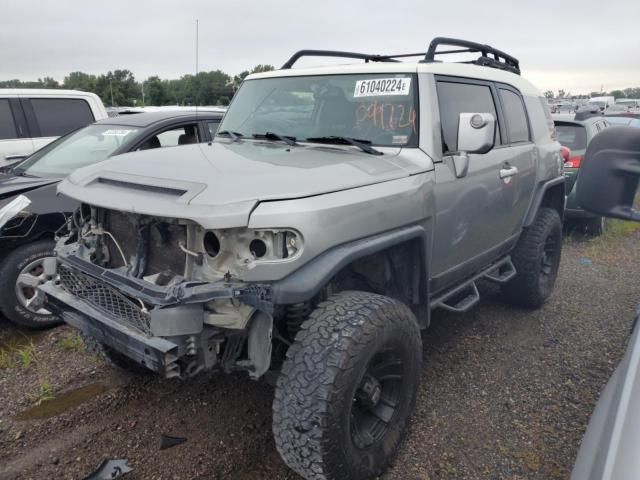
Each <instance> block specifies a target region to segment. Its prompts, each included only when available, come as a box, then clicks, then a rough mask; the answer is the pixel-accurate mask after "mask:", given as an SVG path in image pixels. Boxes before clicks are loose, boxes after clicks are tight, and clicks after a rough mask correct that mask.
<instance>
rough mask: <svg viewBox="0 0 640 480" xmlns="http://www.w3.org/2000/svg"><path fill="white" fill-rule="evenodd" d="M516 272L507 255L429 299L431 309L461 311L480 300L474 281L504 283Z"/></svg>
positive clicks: (466, 309)
mask: <svg viewBox="0 0 640 480" xmlns="http://www.w3.org/2000/svg"><path fill="white" fill-rule="evenodd" d="M515 274H516V268H515V267H514V266H513V263H512V262H511V257H509V256H507V257H505V258H503V259H502V260H500V261H499V262H497V263H494V264H493V265H491V266H490V267H489V268H487V269H485V270H483V271H482V272H480V273H478V274H477V275H475V276H473V277H471V278H470V279H469V280H467V281H466V282H464V283H463V284H462V285H458V286H457V287H455V288H453V289H452V290H449V291H448V292H445V293H444V294H442V295H440V296H439V297H437V298H435V299H434V300H432V301H431V309H432V310H434V309H436V308H442V309H444V310H448V311H450V312H456V313H463V312H466V311H468V310H469V309H470V308H471V307H473V306H474V305H475V304H476V303H478V302H479V301H480V292H479V291H478V286H477V285H476V282H477V281H478V280H480V279H483V278H484V279H487V280H491V281H492V282H496V283H506V282H508V281H509V280H511V279H512V278H513V277H514V276H515Z"/></svg>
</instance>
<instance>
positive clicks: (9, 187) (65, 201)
mask: <svg viewBox="0 0 640 480" xmlns="http://www.w3.org/2000/svg"><path fill="white" fill-rule="evenodd" d="M59 182H60V179H59V178H38V177H21V176H12V175H0V208H2V207H3V206H4V205H6V204H7V203H9V202H10V201H12V200H13V199H14V198H16V197H17V196H18V195H24V196H25V197H27V198H28V199H29V200H30V201H31V203H30V204H29V206H28V207H27V210H28V211H29V212H31V213H33V214H37V215H45V214H48V213H63V212H67V213H69V212H73V211H74V210H75V209H76V208H77V205H78V202H76V201H74V200H71V199H70V198H67V197H65V196H63V195H58V194H57V192H56V188H57V186H58V183H59Z"/></svg>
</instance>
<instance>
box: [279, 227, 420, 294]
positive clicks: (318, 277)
mask: <svg viewBox="0 0 640 480" xmlns="http://www.w3.org/2000/svg"><path fill="white" fill-rule="evenodd" d="M413 239H422V240H423V242H422V245H423V246H424V245H426V241H425V240H426V231H425V229H424V227H422V226H421V225H410V226H406V227H402V228H398V229H394V230H390V231H387V232H384V233H380V234H378V235H373V236H370V237H366V238H362V239H359V240H355V241H353V242H348V243H345V244H342V245H338V246H336V247H333V248H331V249H329V250H327V251H325V252H324V253H322V254H321V255H319V256H318V257H316V258H315V259H314V260H312V261H310V262H308V263H307V264H305V265H304V266H302V267H301V268H299V269H298V270H296V271H295V272H293V273H291V274H290V275H289V276H287V277H285V278H283V279H282V280H280V281H278V282H276V283H274V284H273V302H274V304H276V305H283V304H292V303H300V302H305V301H308V300H310V299H311V298H313V297H314V296H315V295H317V294H318V292H320V290H321V289H322V288H323V287H324V286H325V285H326V284H327V283H328V282H329V280H331V278H332V277H333V276H334V275H335V274H336V273H338V272H339V271H340V270H342V269H343V268H344V267H346V266H347V265H349V264H350V263H351V262H353V261H354V260H357V259H359V258H362V257H365V256H367V255H370V254H372V253H376V252H379V251H381V250H384V249H386V248H388V247H391V246H393V245H397V244H400V243H403V242H406V241H408V240H413Z"/></svg>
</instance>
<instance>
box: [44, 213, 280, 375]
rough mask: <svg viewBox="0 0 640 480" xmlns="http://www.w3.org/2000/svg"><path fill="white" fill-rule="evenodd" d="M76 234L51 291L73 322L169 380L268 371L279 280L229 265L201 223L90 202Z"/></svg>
mask: <svg viewBox="0 0 640 480" xmlns="http://www.w3.org/2000/svg"><path fill="white" fill-rule="evenodd" d="M69 231H70V233H69V235H68V236H66V237H65V238H63V239H62V240H61V241H60V242H59V244H58V247H57V254H58V277H57V279H56V281H55V282H49V283H47V284H46V285H44V286H43V287H42V288H41V292H42V293H43V294H44V297H43V301H44V304H45V305H46V306H47V308H50V309H52V310H53V311H55V312H56V313H57V314H59V315H60V316H61V317H62V318H63V319H64V320H65V321H66V322H67V323H69V324H70V325H72V326H74V327H76V328H79V329H80V330H82V331H84V332H85V333H86V334H88V335H90V336H93V337H95V338H96V339H97V340H98V341H100V342H102V343H104V344H105V345H107V346H109V347H111V348H112V349H114V350H116V351H117V352H120V353H121V354H123V355H126V356H127V357H129V358H131V359H132V360H134V361H136V362H138V363H139V364H141V365H144V366H146V367H147V368H149V369H151V370H154V371H157V372H159V373H160V374H162V375H164V376H166V377H187V376H191V375H194V374H196V373H198V372H200V371H202V370H208V369H212V368H219V369H223V370H225V371H246V372H248V373H249V374H250V375H251V376H252V377H254V378H257V377H259V376H261V375H263V374H264V373H265V372H266V371H267V370H268V368H269V364H270V356H271V351H270V345H271V330H272V328H273V320H272V313H273V304H272V298H271V286H270V285H268V284H255V283H253V284H250V283H244V282H241V281H239V280H238V279H237V278H235V277H234V275H233V274H232V271H233V268H232V267H233V266H232V264H233V262H230V263H229V269H227V270H226V271H224V269H223V268H222V265H221V264H216V263H215V262H214V260H215V257H217V255H219V254H220V253H221V252H220V251H221V250H222V249H223V247H222V245H221V244H220V242H219V245H218V250H219V251H217V252H214V251H207V243H206V242H204V240H203V239H204V236H205V235H206V232H204V231H203V230H202V228H201V227H200V226H199V225H197V224H195V223H193V222H191V221H187V220H180V219H168V218H155V217H148V216H143V215H137V214H133V213H122V212H118V211H112V210H105V209H100V208H96V207H89V206H86V205H83V206H82V207H81V208H80V209H79V210H78V211H77V212H76V213H75V214H74V216H73V217H72V218H71V219H70V221H69ZM251 241H253V240H251ZM261 241H262V242H263V243H264V244H265V245H266V246H267V248H271V246H270V245H269V244H268V242H265V241H264V240H261ZM222 243H224V242H222ZM209 246H210V247H211V245H209ZM213 254H215V255H213ZM265 255H266V253H265ZM205 257H206V259H205ZM233 260H234V261H237V258H234V259H233ZM209 262H211V263H209ZM214 267H215V268H214ZM267 345H268V347H267Z"/></svg>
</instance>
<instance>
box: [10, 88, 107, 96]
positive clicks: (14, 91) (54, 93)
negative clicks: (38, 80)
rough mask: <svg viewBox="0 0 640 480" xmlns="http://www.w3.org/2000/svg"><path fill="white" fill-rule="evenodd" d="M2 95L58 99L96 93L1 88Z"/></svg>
mask: <svg viewBox="0 0 640 480" xmlns="http://www.w3.org/2000/svg"><path fill="white" fill-rule="evenodd" d="M0 95H47V96H51V97H53V96H57V97H76V96H81V97H93V96H96V95H95V93H91V92H82V91H80V90H62V89H60V88H0Z"/></svg>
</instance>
